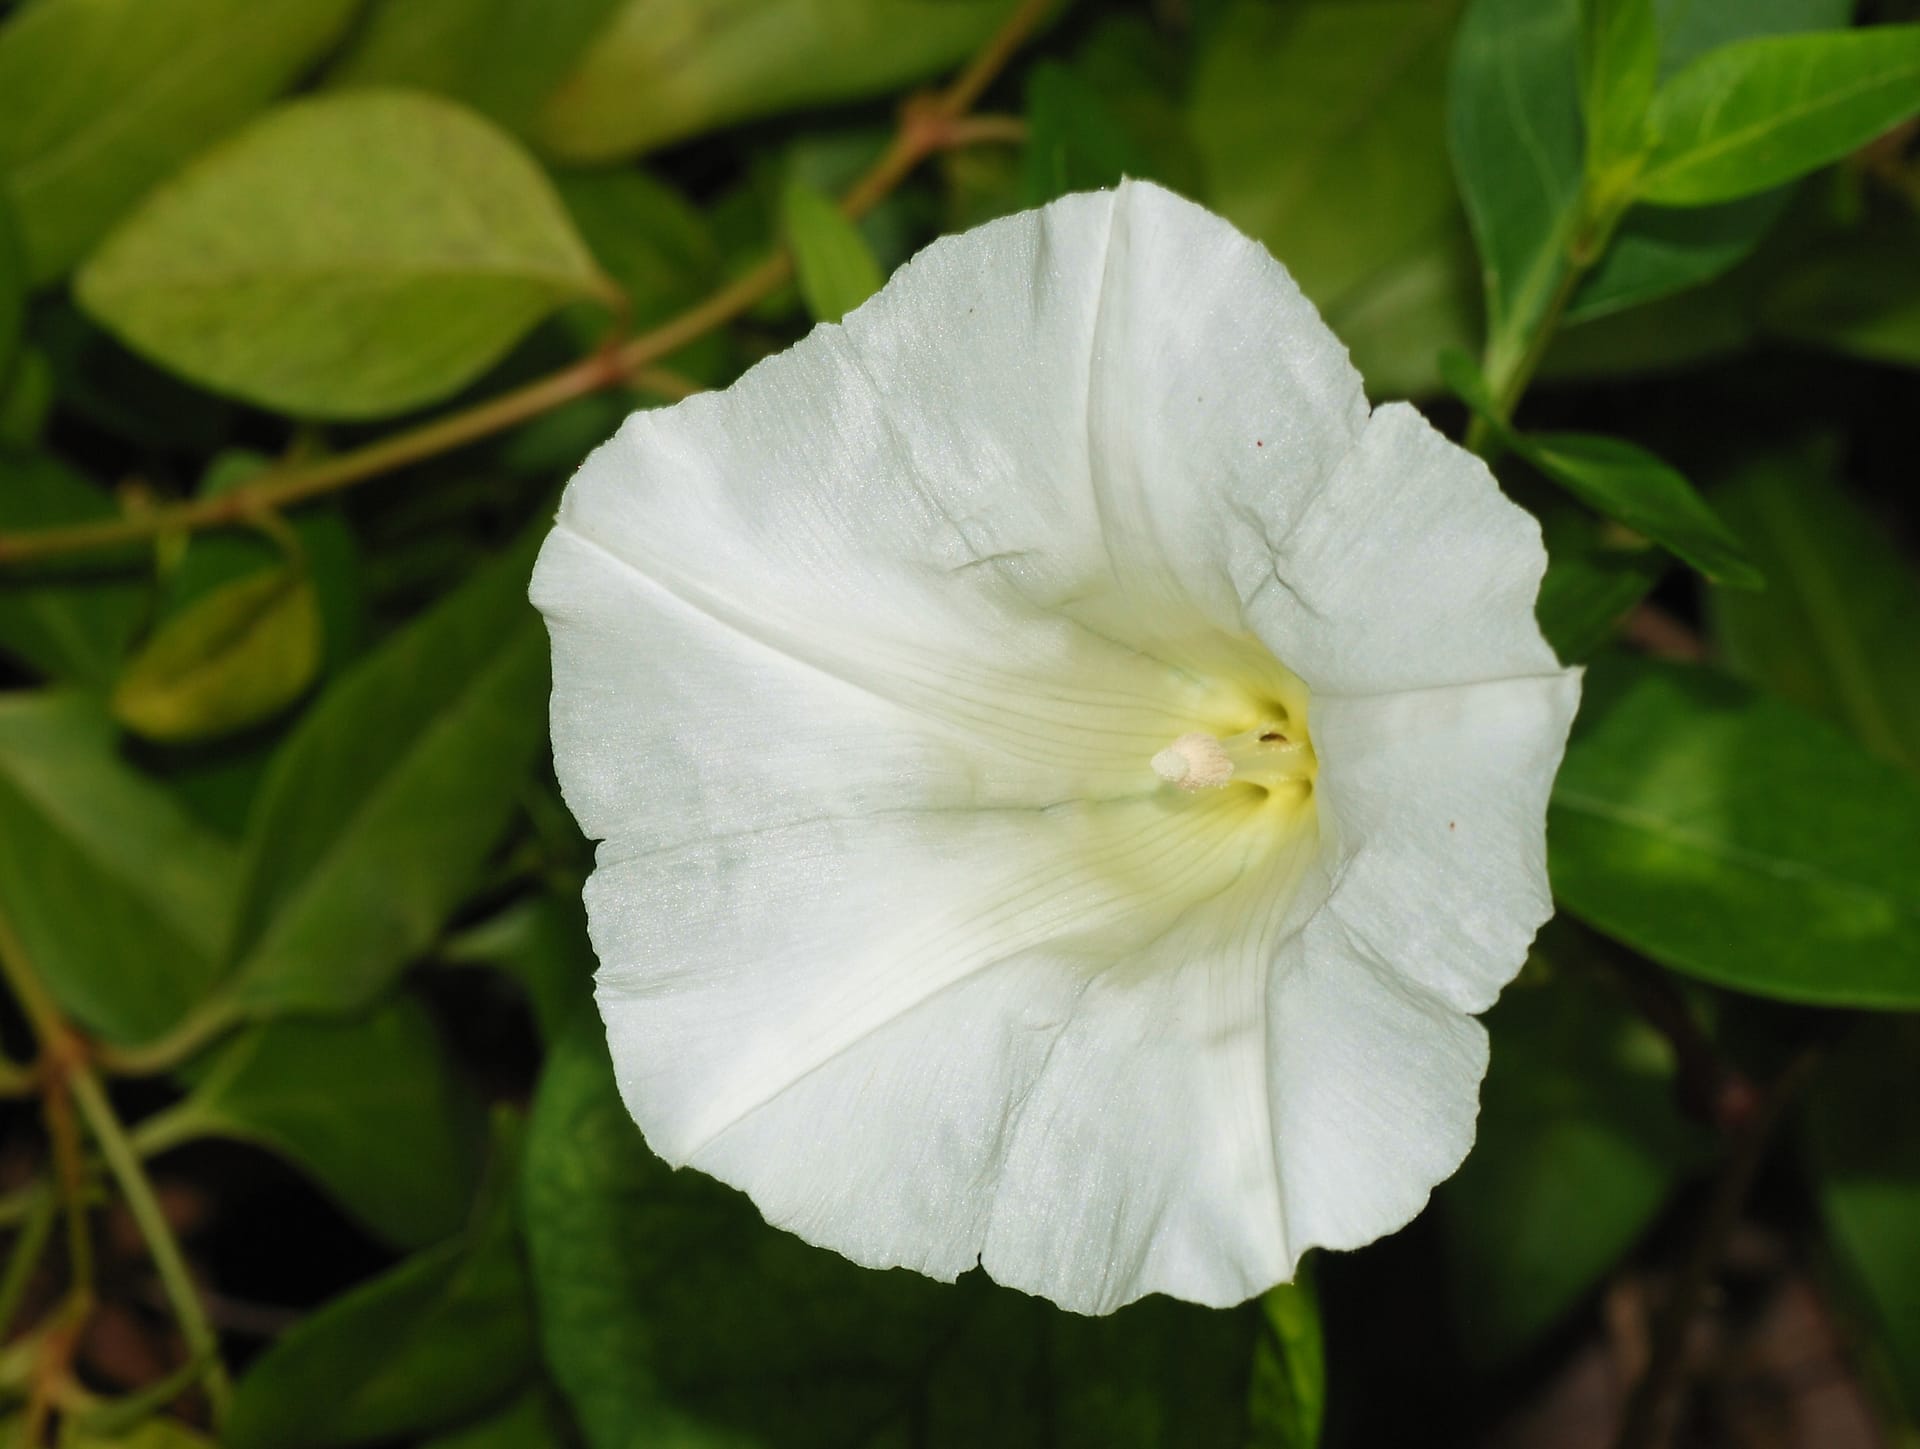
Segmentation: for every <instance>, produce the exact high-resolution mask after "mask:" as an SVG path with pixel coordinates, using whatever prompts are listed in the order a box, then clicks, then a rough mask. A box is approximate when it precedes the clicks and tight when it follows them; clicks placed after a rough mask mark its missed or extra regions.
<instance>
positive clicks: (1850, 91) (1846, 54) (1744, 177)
mask: <svg viewBox="0 0 1920 1449" xmlns="http://www.w3.org/2000/svg"><path fill="white" fill-rule="evenodd" d="M1916 111H1920V25H1884V26H1873V27H1869V28H1867V29H1864V30H1849V31H1839V32H1834V33H1829V34H1818V35H1792V36H1765V37H1761V38H1759V39H1754V40H1747V41H1742V42H1740V43H1738V44H1735V45H1729V46H1726V47H1724V48H1723V49H1720V50H1716V51H1712V52H1710V53H1709V54H1707V55H1705V56H1703V57H1701V58H1700V59H1699V60H1698V61H1696V62H1694V63H1693V64H1692V65H1690V66H1688V67H1687V68H1686V69H1685V70H1683V71H1681V72H1680V74H1678V75H1676V76H1675V77H1674V78H1673V79H1672V80H1671V81H1669V82H1668V83H1667V84H1666V85H1665V86H1664V87H1663V88H1662V89H1661V92H1660V94H1659V95H1658V96H1657V97H1656V98H1655V100H1654V105H1653V111H1652V114H1651V117H1650V126H1651V130H1652V134H1653V138H1654V140H1653V147H1652V150H1651V152H1650V154H1649V155H1648V158H1647V162H1646V167H1645V169H1644V170H1643V171H1642V172H1641V173H1640V176H1639V178H1638V180H1637V181H1636V183H1635V192H1636V194H1637V195H1639V196H1640V197H1642V198H1643V199H1645V200H1647V201H1653V202H1658V203H1661V204H1662V205H1667V206H1700V205H1705V204H1708V203H1711V202H1716V201H1730V200H1732V199H1734V198H1735V197H1740V196H1751V195H1752V194H1753V193H1755V192H1758V191H1765V190H1767V189H1769V188H1770V187H1774V186H1778V185H1779V184H1780V183H1781V182H1783V181H1791V180H1793V179H1794V178H1795V177H1796V176H1803V175H1805V174H1806V173H1807V172H1809V171H1812V170H1815V169H1816V168H1818V167H1821V166H1824V165H1826V164H1827V163H1828V162H1830V161H1836V160H1838V159H1839V158H1840V157H1842V156H1844V155H1846V154H1847V153H1848V152H1849V151H1852V150H1854V149H1855V148H1856V147H1859V146H1863V145H1865V144H1866V143H1867V142H1868V141H1871V140H1873V139H1874V137H1876V136H1878V135H1880V134H1881V133H1882V132H1884V131H1886V130H1888V129H1890V128H1891V127H1893V126H1895V125H1897V124H1899V123H1900V122H1901V121H1903V120H1905V119H1906V118H1907V117H1908V116H1911V115H1913V114H1914V113H1915V112H1916Z"/></svg>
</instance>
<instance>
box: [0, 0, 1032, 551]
mask: <svg viewBox="0 0 1920 1449" xmlns="http://www.w3.org/2000/svg"><path fill="white" fill-rule="evenodd" d="M1056 3H1057V0H1026V3H1024V4H1022V5H1021V6H1020V7H1019V8H1017V9H1016V10H1014V11H1013V13H1012V14H1011V15H1009V16H1008V17H1007V19H1006V21H1005V22H1003V23H1002V25H1001V27H1000V29H999V30H998V31H996V32H995V33H994V35H993V36H992V37H990V38H989V39H988V41H987V43H986V44H985V45H984V46H982V47H981V49H980V51H979V52H978V53H977V54H976V55H975V56H974V58H973V59H972V61H970V62H969V63H968V65H967V67H966V69H964V70H963V71H961V72H960V74H959V76H957V77H956V78H955V79H954V80H953V82H952V83H951V84H949V85H948V86H947V87H946V88H945V89H943V90H941V91H939V92H936V93H935V94H934V96H933V97H932V98H931V99H930V100H927V101H922V102H920V103H917V104H912V103H910V104H909V105H908V106H907V107H906V108H905V110H904V112H903V114H902V117H901V123H900V127H899V130H898V131H897V132H896V134H895V136H894V139H893V142H892V143H891V144H890V145H889V146H888V147H887V149H886V150H885V151H884V152H883V153H882V154H881V156H880V158H879V160H877V161H876V162H874V164H873V166H872V167H871V168H870V169H869V170H868V172H867V173H866V175H864V176H862V177H861V178H860V179H859V180H858V181H856V182H855V183H854V184H853V187H852V189H851V190H849V191H848V192H847V194H846V195H845V196H844V197H843V198H842V199H841V203H840V204H841V208H842V210H844V211H845V212H846V213H847V214H848V215H849V216H856V217H857V216H861V215H864V214H865V213H866V212H868V211H870V210H871V209H872V208H873V207H874V206H875V205H876V204H877V203H878V202H879V201H880V200H881V199H882V198H884V197H885V196H887V195H888V194H889V193H890V192H891V191H892V190H893V189H894V188H895V187H896V186H898V185H899V184H900V183H901V181H903V180H905V179H906V177H907V175H908V174H909V173H910V172H911V171H912V170H913V169H914V168H915V167H916V166H918V165H919V164H920V163H921V162H922V161H924V160H925V159H926V158H927V157H928V156H929V155H931V154H933V153H934V152H935V151H939V150H942V149H944V148H946V147H949V146H953V145H959V144H966V143H968V142H969V141H971V140H974V139H979V140H989V141H1004V140H1007V139H1008V138H1009V135H1010V131H1009V128H1008V127H1007V126H1006V125H1004V124H997V125H990V126H987V127H984V128H977V129H975V130H974V131H969V130H967V129H966V128H964V127H963V126H961V125H960V120H961V117H962V116H963V115H964V114H965V113H966V112H967V111H968V110H970V109H971V108H972V106H973V104H974V102H975V101H977V100H978V99H979V98H980V96H981V94H982V93H983V92H984V91H985V90H986V89H987V87H988V86H989V85H991V84H992V82H993V80H994V78H995V77H996V76H998V75H999V73H1000V72H1001V70H1003V69H1004V68H1005V66H1006V64H1007V62H1008V61H1009V60H1011V59H1012V58H1013V56H1014V54H1015V52H1017V51H1018V50H1019V48H1020V46H1021V45H1023V44H1025V42H1026V41H1027V39H1028V38H1029V36H1031V35H1032V33H1033V31H1034V30H1035V29H1036V28H1037V27H1038V26H1039V25H1040V23H1041V21H1042V20H1044V19H1045V18H1046V15H1047V12H1048V11H1049V10H1052V9H1053V8H1055V4H1056ZM792 274H793V263H792V261H791V260H790V259H789V258H788V256H787V255H786V253H785V252H784V251H781V252H776V253H774V254H773V255H771V256H769V257H767V258H766V259H765V260H764V261H762V262H760V263H759V264H758V265H757V266H755V267H753V268H752V269H751V270H750V271H747V272H746V273H744V274H742V275H741V276H739V277H737V278H735V279H734V280H733V281H732V282H730V283H728V284H727V285H726V286H724V287H722V288H721V289H720V290H719V291H717V292H715V293H714V294H713V295H712V296H711V297H708V298H707V299H706V300H705V301H703V302H701V303H699V304H698V305H696V306H694V307H690V308H689V309H687V310H686V311H685V312H682V313H681V314H680V315H679V316H677V317H674V318H671V319H670V320H668V321H667V322H665V323H663V324H661V325H660V326H658V327H656V328H654V329H653V330H651V331H649V332H646V333H644V334H642V335H641V336H639V337H636V338H633V339H632V340H631V341H628V342H625V343H623V344H621V345H619V346H618V347H611V348H602V349H600V350H599V351H597V352H595V353H593V354H592V355H591V356H589V357H585V358H582V359H581V360H580V361H578V362H576V363H573V364H571V365H570V366H567V367H564V368H562V369H560V371H558V372H555V373H552V374H550V375H548V376H547V377H543V378H540V379H538V380H536V381H534V382H530V383H528V384H526V385H525V386H524V387H520V388H516V389H515V390H513V391H512V392H509V393H504V394H502V395H501V396H499V397H497V398H493V399H490V400H489V401H487V402H484V403H480V404H477V405H476V406H474V407H471V408H466V409H464V410H462V411H460V412H457V413H452V414H449V415H448V416H446V417H443V418H437V419H435V420H434V421H433V422H430V423H426V424H424V425H422V426H420V427H417V428H413V429H411V430H409V431H407V432H403V433H397V434H395V435H394V436H392V437H390V438H383V439H381V440H380V441H378V442H375V443H370V444H368V445H367V446H366V447H363V448H354V449H351V450H349V451H348V452H345V453H340V454H337V455H335V456H334V457H331V458H325V459H321V460H320V461H318V462H315V463H311V464H306V465H295V466H292V467H288V468H284V469H276V470H274V471H273V472H271V473H268V474H266V475H263V476H262V477H261V478H260V479H259V480H258V481H256V482H254V483H250V484H247V485H244V486H242V487H239V488H235V489H232V490H231V491H229V492H226V493H223V494H220V495H219V496H218V497H214V498H203V499H196V500H194V501H192V502H187V503H178V504H174V505H172V506H170V507H166V508H154V509H150V510H148V511H146V512H144V513H141V514H137V515H133V516H129V517H124V518H112V519H106V520H103V521H101V522H98V523H86V524H78V525H74V526H72V527H67V528H47V529H36V530H34V531H32V532H29V533H18V534H0V566H5V565H7V564H13V563H22V562H26V561H28V560H31V559H41V558H50V557H55V556H58V555H61V554H69V553H83V552H88V551H92V550H98V549H104V548H112V547H114V546H115V545H118V544H125V543H136V542H139V541H140V540H143V539H147V538H152V537H154V536H155V535H157V534H166V533H175V532H181V533H185V532H192V531H194V530H197V529H203V528H216V527H222V526H228V525H232V524H235V523H241V522H244V521H246V520H247V519H249V518H257V517H260V516H263V515H266V514H271V513H275V512H278V511H280V510H282V509H286V508H291V507H293V506H295V505H297V504H300V503H304V502H307V501H309V500H310V499H313V498H318V497H321V496H322V495H325V494H330V493H336V492H339V491H340V490H342V489H346V488H351V487H354V486H356V485H357V484H360V483H365V482H368V481H369V480H371V479H374V478H378V477H381V476H383V475H385V474H388V473H392V472H395V471H396V470H398V469H401V468H405V467H408V466H410V465H411V464H414V463H419V462H423V461H425V460H426V459H428V458H433V457H437V456H439V455H440V454H443V453H447V452H451V451H452V450H453V449H455V448H460V447H464V446H466V445H467V444H469V443H476V442H479V441H480V440H482V439H484V438H488V437H492V436H493V435H494V434H496V433H501V432H504V431H506V430H507V429H508V428H512V427H516V426H518V425H519V424H521V423H524V422H529V421H531V420H532V419H534V418H536V417H539V416H541V415H542V414H544V413H548V412H551V411H552V410H553V409H555V408H557V407H560V406H561V405H562V404H564V403H568V402H572V401H573V400H575V399H576V398H581V397H585V396H588V395H589V394H592V393H597V392H601V391H604V390H606V389H608V388H612V387H618V386H622V385H624V384H627V383H629V382H631V381H633V380H634V379H635V378H636V377H640V376H643V375H644V374H646V373H647V371H648V370H649V369H651V368H653V367H654V366H655V364H657V363H659V362H660V361H661V360H662V359H663V358H665V357H668V356H670V355H671V354H673V353H675V352H678V351H679V350H680V349H681V348H682V347H685V346H686V345H687V344H688V343H690V342H694V341H697V340H698V339H699V338H701V337H703V336H705V335H706V334H707V333H709V332H711V331H714V330H715V329H716V328H720V327H724V326H726V325H727V324H728V323H730V322H732V321H734V320H735V319H736V318H738V317H740V316H741V315H742V314H743V313H745V312H747V311H748V310H749V309H750V308H752V307H754V306H755V305H756V304H758V303H759V302H761V301H762V300H764V299H765V298H767V297H769V296H771V295H772V294H773V293H774V292H775V291H777V290H778V289H779V287H780V286H781V285H782V284H783V283H784V282H786V281H787V279H788V278H789V277H790V276H792Z"/></svg>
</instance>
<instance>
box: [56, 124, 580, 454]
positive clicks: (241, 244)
mask: <svg viewBox="0 0 1920 1449" xmlns="http://www.w3.org/2000/svg"><path fill="white" fill-rule="evenodd" d="M78 288H79V296H80V300H81V302H82V303H83V304H84V305H85V306H86V308H87V310H88V311H89V312H90V313H92V314H93V315H94V316H95V317H97V318H99V319H100V320H101V321H102V322H104V323H105V324H106V325H107V326H109V327H111V328H112V329H113V330H114V331H115V332H117V333H118V334H119V335H120V336H121V337H122V338H124V339H125V340H126V341H127V342H128V343H129V344H130V345H132V346H133V347H135V348H137V349H138V350H140V351H142V352H144V353H146V354H147V355H148V356H150V357H152V358H154V359H155V360H157V361H159V362H161V363H162V364H164V365H165V366H167V367H170V368H172V369H174V370H175V371H178V372H180V373H182V374H183V375H185V376H187V377H191V378H193V379H194V380H195V381H197V382H200V383H202V384H204V385H205V386H207V387H210V388H213V389H215V390H216V391H221V392H225V393H229V394H231V395H233V396H235V397H240V398H245V399H247V400H248V401H251V402H255V403H259V404H261V405H263V406H265V407H270V408H276V409H279V410H282V411H285V412H290V413H296V414H301V415H305V416H314V417H347V418H353V417H374V416H379V415H381V414H385V413H393V412H399V411H402V410H404V409H406V408H410V407H416V406H418V405H420V404H422V403H426V402H430V401H432V400H434V399H435V398H439V397H443V396H445V395H446V394H447V393H449V392H452V391H453V390H454V389H455V388H457V387H459V386H460V385H461V384H462V383H465V382H467V381H469V380H470V379H472V378H473V377H475V376H476V375H478V374H479V373H480V372H481V371H482V370H483V369H485V368H486V367H487V366H488V365H489V364H490V363H492V362H493V361H494V360H495V359H497V358H498V357H499V356H500V355H501V353H503V352H504V351H505V350H506V349H507V347H508V346H510V345H511V344H512V343H513V342H514V341H515V340H516V339H517V338H519V337H520V336H521V334H522V333H524V332H525V331H526V330H527V329H528V328H529V327H531V326H532V325H533V324H534V323H535V322H537V321H538V320H539V319H540V318H542V317H544V316H546V315H547V314H548V313H550V312H552V311H553V310H554V309H555V308H557V307H558V306H560V305H561V304H562V303H565V302H568V301H573V300H575V299H578V298H581V297H587V296H594V295H605V294H607V293H609V292H610V290H611V283H609V282H607V280H606V279H605V278H604V277H603V276H602V275H601V274H600V272H599V270H598V268H596V267H595V266H594V264H593V259H592V257H591V256H589V255H588V253H587V249H586V247H585V245H584V244H583V243H582V242H581V241H580V239H579V237H578V236H577V235H575V233H574V230H573V226H572V223H571V222H569V221H568V219H567V215H566V212H565V210H564V209H563V208H562V206H561V204H560V200H559V198H558V197H557V196H556V195H555V194H554V191H553V187H552V185H551V183H549V182H548V181H547V179H546V177H545V176H544V175H543V174H542V173H541V172H540V170H539V168H538V167H536V166H535V165H534V163H533V161H532V160H531V159H530V158H529V157H528V156H526V155H525V153H523V152H522V151H521V150H520V148H519V147H518V146H517V145H515V144H514V142H513V141H512V140H511V139H510V138H508V137H507V136H506V135H504V134H503V133H501V132H499V131H497V130H495V129H494V128H493V127H492V126H491V125H490V124H488V123H487V122H486V121H484V120H482V119H481V118H479V117H478V116H475V115H473V114H472V113H471V112H469V111H465V110H463V109H461V108H460V107H458V106H455V105H452V104H451V103H449V102H446V101H440V100H435V99H433V98H431V97H428V96H421V95H410V94H407V93H405V92H399V91H394V92H383V91H354V92H346V93H342V94H338V95H332V96H325V97H320V98H317V99H310V100H303V101H298V102H294V103H291V104H289V105H286V106H283V107H281V108H279V109H277V110H275V111H273V112H272V113H270V114H268V115H267V116H265V117H263V118H261V119H260V120H259V121H257V122H255V123H254V124H253V125H251V126H249V127H248V128H247V129H246V130H244V131H243V132H241V133H240V134H239V135H237V136H235V137H234V138H233V139H232V140H230V141H228V142H226V143H224V144H223V145H221V146H218V147H216V148H215V149H213V150H212V151H209V152H207V153H206V154H205V155H203V156H202V157H200V158H199V159H198V160H197V161H195V162H194V164H193V165H192V166H190V167H189V168H187V170H186V171H184V172H182V173H181V175H180V176H179V177H178V178H177V179H176V180H175V181H174V182H173V183H172V184H170V185H169V186H167V187H165V188H164V189H162V190H160V191H158V192H156V193H155V194H154V195H153V196H152V197H151V198H150V199H149V200H148V201H147V202H146V204H145V205H143V206H142V207H141V208H140V209H139V210H138V211H137V212H135V213H134V215H133V216H131V217H130V218H128V220H127V221H126V222H125V224H123V225H122V226H121V227H120V228H119V229H118V230H117V231H115V232H114V234H113V235H112V236H111V237H110V238H108V240H107V241H106V242H105V243H104V244H103V245H102V246H101V248H100V250H99V251H98V252H97V253H95V255H94V257H93V259H92V260H91V261H90V262H89V263H88V264H87V267H86V269H85V270H84V271H83V272H82V273H81V274H80V278H79V284H78Z"/></svg>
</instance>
